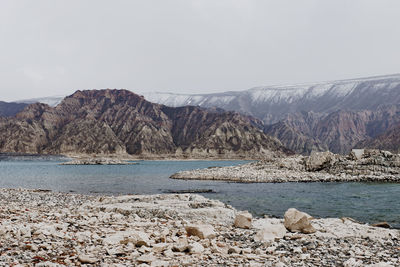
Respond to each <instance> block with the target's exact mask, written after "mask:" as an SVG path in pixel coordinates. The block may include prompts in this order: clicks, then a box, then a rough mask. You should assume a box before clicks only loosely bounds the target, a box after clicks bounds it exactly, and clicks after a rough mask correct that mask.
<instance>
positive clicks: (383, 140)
mask: <svg viewBox="0 0 400 267" xmlns="http://www.w3.org/2000/svg"><path fill="white" fill-rule="evenodd" d="M355 147H356V148H374V149H382V150H388V151H391V152H394V153H400V125H398V126H395V127H393V128H391V129H390V130H388V131H386V132H384V133H383V134H381V135H379V136H377V137H375V138H372V139H368V140H364V141H362V142H359V143H358V144H357V145H356V146H355Z"/></svg>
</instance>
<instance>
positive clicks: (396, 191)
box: [0, 158, 400, 227]
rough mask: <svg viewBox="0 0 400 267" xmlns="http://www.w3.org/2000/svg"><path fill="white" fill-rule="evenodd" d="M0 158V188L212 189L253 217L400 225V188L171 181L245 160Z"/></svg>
mask: <svg viewBox="0 0 400 267" xmlns="http://www.w3.org/2000/svg"><path fill="white" fill-rule="evenodd" d="M30 159H31V158H19V159H18V160H15V159H12V160H10V159H8V160H4V159H3V160H0V187H2V188H4V187H6V188H16V187H24V188H42V189H51V190H53V191H62V192H76V193H83V194H155V193H156V194H158V193H165V192H168V191H169V190H197V189H211V190H213V191H214V192H215V193H205V194H202V195H204V196H206V197H209V198H214V199H219V200H221V201H223V202H225V203H228V204H230V205H232V206H234V207H235V208H238V209H241V210H244V209H247V210H249V211H251V212H252V213H253V214H255V215H258V216H262V215H265V214H268V215H272V216H278V217H282V216H283V213H284V212H285V211H286V210H287V209H288V208H290V207H295V208H297V209H299V210H302V211H305V212H308V213H309V214H311V215H313V216H315V217H343V216H347V217H352V218H355V219H358V220H360V221H363V222H378V221H387V222H389V223H390V224H392V225H394V226H396V227H400V200H399V196H400V184H394V183H281V184H267V183H265V184H240V183H229V182H221V181H184V180H173V179H169V176H170V175H171V174H173V173H175V172H177V171H181V170H190V169H197V168H206V167H211V166H228V165H235V164H242V163H245V162H244V161H139V164H138V165H123V166H67V165H65V166H63V165H59V163H60V162H62V161H63V160H62V159H60V158H50V159H49V158H40V159H38V158H34V160H30Z"/></svg>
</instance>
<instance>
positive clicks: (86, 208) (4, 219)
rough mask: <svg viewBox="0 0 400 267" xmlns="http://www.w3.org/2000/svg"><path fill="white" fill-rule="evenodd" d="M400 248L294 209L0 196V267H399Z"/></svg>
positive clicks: (186, 200)
mask: <svg viewBox="0 0 400 267" xmlns="http://www.w3.org/2000/svg"><path fill="white" fill-rule="evenodd" d="M291 223H293V224H291ZM299 226H300V228H299ZM296 227H297V228H296ZM399 240H400V232H399V230H395V229H383V228H377V227H372V226H370V225H366V224H360V223H357V222H355V221H354V220H351V219H349V218H342V219H313V218H311V217H309V216H308V215H306V214H303V213H301V212H297V211H295V210H294V209H291V210H289V211H287V212H286V213H285V219H276V218H256V219H254V218H252V217H251V214H249V213H247V212H238V211H236V210H235V209H233V208H232V207H230V206H228V205H225V204H223V203H222V202H219V201H216V200H210V199H207V198H204V197H202V196H199V195H193V194H165V195H127V196H88V195H77V194H67V193H55V192H46V191H43V190H26V189H0V266H127V265H128V266H206V265H209V266H382V267H383V266H398V265H399V264H400V261H399V253H400V241H399Z"/></svg>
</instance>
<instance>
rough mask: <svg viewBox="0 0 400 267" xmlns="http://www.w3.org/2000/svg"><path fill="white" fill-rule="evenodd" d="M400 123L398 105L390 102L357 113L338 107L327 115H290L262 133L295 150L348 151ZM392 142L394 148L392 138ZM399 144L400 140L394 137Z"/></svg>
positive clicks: (342, 152) (308, 113)
mask: <svg viewBox="0 0 400 267" xmlns="http://www.w3.org/2000/svg"><path fill="white" fill-rule="evenodd" d="M399 123H400V105H390V106H380V107H378V108H377V109H375V110H362V111H358V112H355V111H345V110H339V111H336V112H332V113H329V114H316V113H313V112H302V113H295V114H289V115H287V116H286V118H285V119H284V120H282V121H280V122H278V123H276V124H273V125H269V126H267V127H266V128H265V132H266V133H267V134H269V135H271V136H275V137H277V138H278V139H279V140H280V141H281V142H282V143H283V144H284V145H285V146H286V147H288V148H289V149H292V150H294V151H296V152H298V153H302V154H309V153H310V152H311V151H326V150H330V151H332V152H334V153H340V154H347V153H348V152H349V151H350V150H351V149H352V148H353V147H355V146H358V147H360V146H361V145H362V144H363V143H362V142H363V141H364V140H370V139H373V138H375V137H377V136H378V135H381V134H383V133H385V132H386V131H387V130H388V129H391V128H392V127H393V126H394V125H398V124H399ZM393 134H395V133H393ZM393 134H392V135H393ZM392 143H393V147H395V145H394V144H395V143H396V139H395V138H393V142H392ZM399 143H400V139H397V144H399ZM373 146H374V143H370V144H369V145H368V146H367V147H369V148H382V149H388V150H392V149H391V147H390V146H388V147H373Z"/></svg>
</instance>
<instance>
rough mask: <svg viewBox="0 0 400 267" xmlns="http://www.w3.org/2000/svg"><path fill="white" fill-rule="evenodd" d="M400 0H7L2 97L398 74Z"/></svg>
mask: <svg viewBox="0 0 400 267" xmlns="http://www.w3.org/2000/svg"><path fill="white" fill-rule="evenodd" d="M399 12H400V1H398V0H375V1H372V0H324V1H321V0H291V1H288V0H276V1H268V0H259V1H257V0H243V1H239V0H196V1H195V0H159V1H156V0H143V1H134V0H126V1H123V0H112V1H111V0H107V1H102V0H92V1H90V0H65V1H64V0H35V1H32V0H25V1H23V0H1V1H0V37H1V39H0V93H1V94H0V100H5V101H10V100H16V99H25V98H32V97H41V96H52V95H67V94H71V93H73V92H74V91H75V90H78V89H94V88H96V89H100V88H127V89H130V90H132V91H141V92H145V91H164V92H182V93H203V92H221V91H229V90H245V89H248V88H251V87H254V86H261V85H271V84H292V83H302V82H314V81H324V80H336V79H346V78H357V77H363V76H373V75H382V74H393V73H399V72H400V13H399Z"/></svg>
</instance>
